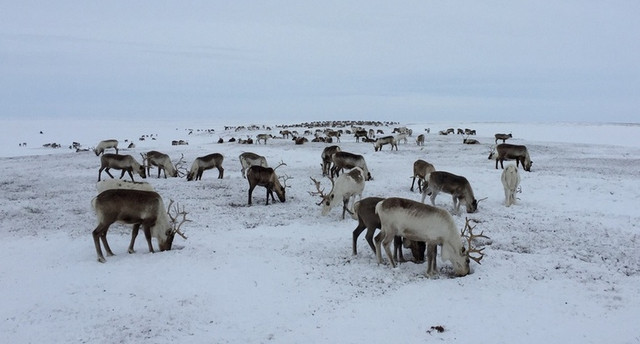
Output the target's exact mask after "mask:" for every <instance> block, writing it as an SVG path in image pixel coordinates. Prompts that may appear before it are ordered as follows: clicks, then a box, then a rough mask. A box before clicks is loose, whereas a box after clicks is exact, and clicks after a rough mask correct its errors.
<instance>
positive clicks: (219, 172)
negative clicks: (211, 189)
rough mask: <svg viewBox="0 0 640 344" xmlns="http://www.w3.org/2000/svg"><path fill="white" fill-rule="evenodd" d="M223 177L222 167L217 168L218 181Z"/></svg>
mask: <svg viewBox="0 0 640 344" xmlns="http://www.w3.org/2000/svg"><path fill="white" fill-rule="evenodd" d="M223 177H224V168H222V166H219V167H218V179H222V178H223Z"/></svg>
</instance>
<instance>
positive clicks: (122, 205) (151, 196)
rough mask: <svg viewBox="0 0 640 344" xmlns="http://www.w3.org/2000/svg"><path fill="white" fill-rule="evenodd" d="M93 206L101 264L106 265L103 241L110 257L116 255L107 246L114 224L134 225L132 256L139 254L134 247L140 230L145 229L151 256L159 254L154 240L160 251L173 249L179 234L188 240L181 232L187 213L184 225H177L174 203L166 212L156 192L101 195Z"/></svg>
mask: <svg viewBox="0 0 640 344" xmlns="http://www.w3.org/2000/svg"><path fill="white" fill-rule="evenodd" d="M91 205H92V206H93V209H94V210H95V212H96V215H97V218H98V226H97V227H96V228H95V229H94V230H93V233H92V234H93V242H94V244H95V247H96V253H97V255H98V261H99V262H100V263H104V262H106V259H105V258H104V255H103V254H102V250H101V248H100V241H102V245H103V246H104V249H105V250H106V251H107V255H108V256H113V255H114V254H113V252H112V251H111V248H110V247H109V243H108V242H107V231H108V230H109V226H111V224H113V223H114V222H121V223H125V224H131V225H133V231H132V233H131V243H130V244H129V253H134V252H135V251H134V249H133V244H134V243H135V240H136V237H137V235H138V231H139V229H140V226H142V228H143V231H144V235H145V238H146V239H147V244H148V245H149V252H155V251H154V250H153V245H152V244H151V237H152V236H153V237H155V238H156V239H157V240H158V247H159V248H160V251H167V250H170V249H171V246H172V244H173V238H174V235H175V234H176V233H178V234H179V235H180V236H182V237H183V238H185V239H186V236H185V235H184V234H183V233H182V232H181V231H180V226H182V224H183V223H184V222H186V221H188V220H187V219H186V215H187V213H186V212H184V210H183V212H182V213H180V214H182V215H183V219H182V222H180V224H177V225H176V223H177V221H176V219H175V218H173V217H171V216H170V215H169V214H168V211H169V209H170V208H171V203H169V208H168V209H167V211H165V208H164V203H163V202H162V197H160V195H159V194H158V193H156V192H153V191H142V190H129V189H111V190H106V191H103V192H101V193H100V194H99V195H98V196H97V197H95V198H94V199H93V200H92V202H91ZM176 209H177V207H176ZM177 215H179V214H176V217H177Z"/></svg>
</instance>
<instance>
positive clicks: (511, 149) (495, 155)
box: [489, 143, 533, 172]
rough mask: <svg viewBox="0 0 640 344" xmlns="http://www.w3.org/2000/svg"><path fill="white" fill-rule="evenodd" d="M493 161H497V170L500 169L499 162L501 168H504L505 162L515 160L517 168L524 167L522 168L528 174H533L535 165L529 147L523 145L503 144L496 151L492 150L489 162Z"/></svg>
mask: <svg viewBox="0 0 640 344" xmlns="http://www.w3.org/2000/svg"><path fill="white" fill-rule="evenodd" d="M496 149H497V152H496ZM491 159H493V160H495V161H496V169H498V162H500V167H501V168H504V165H503V162H504V161H505V160H515V161H516V167H518V166H519V165H522V168H524V170H525V171H527V172H531V165H533V161H531V158H530V157H529V151H528V150H527V147H526V146H522V145H512V144H508V143H501V144H499V145H498V146H496V148H495V149H491V152H490V153H489V160H491Z"/></svg>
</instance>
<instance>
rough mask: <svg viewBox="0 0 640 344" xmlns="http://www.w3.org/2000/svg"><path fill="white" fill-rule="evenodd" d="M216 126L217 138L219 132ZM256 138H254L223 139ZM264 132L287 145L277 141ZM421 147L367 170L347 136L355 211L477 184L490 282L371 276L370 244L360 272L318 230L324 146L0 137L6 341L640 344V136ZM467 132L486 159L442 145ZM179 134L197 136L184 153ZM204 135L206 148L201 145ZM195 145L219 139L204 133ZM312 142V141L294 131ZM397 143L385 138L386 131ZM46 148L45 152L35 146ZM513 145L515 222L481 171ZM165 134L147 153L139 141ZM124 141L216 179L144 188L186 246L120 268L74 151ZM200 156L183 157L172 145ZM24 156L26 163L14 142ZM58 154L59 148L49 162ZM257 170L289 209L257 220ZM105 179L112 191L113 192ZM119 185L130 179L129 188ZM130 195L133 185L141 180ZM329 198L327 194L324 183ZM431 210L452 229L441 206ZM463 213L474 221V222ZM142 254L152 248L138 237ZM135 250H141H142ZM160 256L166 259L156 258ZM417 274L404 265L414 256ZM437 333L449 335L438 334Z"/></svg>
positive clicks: (55, 128)
mask: <svg viewBox="0 0 640 344" xmlns="http://www.w3.org/2000/svg"><path fill="white" fill-rule="evenodd" d="M212 123H213V124H212ZM224 124H228V125H248V124H251V123H224ZM265 124H268V125H271V126H273V131H272V133H274V134H277V133H278V129H277V128H275V126H274V125H275V123H265ZM408 126H409V127H410V128H412V129H413V130H414V136H413V137H414V139H413V140H415V136H416V135H417V134H419V133H424V128H427V127H430V128H431V133H430V134H428V135H427V139H426V143H425V146H424V148H422V147H419V146H417V145H416V144H415V143H414V141H411V139H410V141H409V143H408V144H403V143H401V144H399V150H398V151H397V152H396V151H389V150H388V147H385V149H384V150H383V151H382V152H374V150H373V146H372V145H371V144H366V143H356V142H355V139H353V137H352V136H350V135H345V136H343V138H342V142H341V143H340V144H339V145H340V146H341V148H342V150H345V151H350V152H353V153H357V154H362V155H364V156H365V159H366V160H367V165H368V167H369V169H370V171H371V174H372V175H373V177H374V180H372V181H369V182H367V184H366V187H365V190H364V193H363V197H369V196H382V197H389V196H397V197H405V198H410V199H414V200H419V199H420V195H419V194H418V193H417V192H413V193H412V192H410V191H409V187H410V184H411V179H410V177H411V172H412V165H413V162H414V161H415V160H416V159H424V160H426V161H429V162H431V163H432V164H434V166H435V167H436V169H438V170H445V171H449V172H452V173H456V174H460V175H463V176H465V177H467V179H468V180H469V181H470V183H471V185H472V187H473V189H474V193H475V195H476V197H477V198H484V197H488V199H487V200H486V201H483V202H480V205H479V210H478V212H477V213H475V214H466V213H463V214H461V215H460V216H454V218H455V220H456V224H457V225H458V226H459V228H462V227H463V225H464V221H465V217H466V216H468V217H471V218H474V219H478V220H480V221H481V222H480V223H479V224H478V227H477V231H480V230H483V231H484V234H485V235H488V236H489V237H490V238H491V239H490V240H488V241H485V242H484V244H486V246H484V247H486V248H485V251H484V252H485V253H486V256H485V257H484V259H483V260H482V265H478V264H476V263H474V262H472V273H471V274H470V275H468V276H465V277H458V278H457V277H454V276H453V275H452V269H451V266H450V264H449V263H448V262H442V261H440V260H439V261H438V267H439V269H440V272H439V276H438V277H437V278H432V279H429V278H426V277H425V275H424V274H425V270H426V266H425V264H414V263H412V262H408V263H404V264H400V265H399V267H397V268H395V269H394V268H391V267H390V265H389V264H388V262H387V261H386V257H385V264H383V265H378V264H377V261H376V259H375V255H374V254H373V252H371V250H370V249H369V247H368V245H367V244H366V242H365V239H364V235H361V237H360V238H359V241H358V249H359V250H358V255H357V256H352V255H351V236H352V233H351V232H352V231H353V229H354V228H355V227H356V225H357V222H356V221H355V220H353V219H350V218H348V219H345V220H342V219H341V216H340V215H341V211H340V209H338V208H334V209H333V210H332V212H331V213H330V214H329V215H328V216H325V217H323V216H321V215H320V207H319V206H317V205H316V202H317V199H316V198H314V197H312V196H311V195H310V194H309V191H315V190H314V189H315V188H314V186H313V183H312V182H311V180H310V179H309V177H314V178H322V177H321V167H320V163H321V160H320V154H321V151H322V149H323V148H324V147H325V144H321V143H306V144H304V145H294V144H293V142H292V141H291V140H285V139H273V140H270V141H268V144H267V145H240V144H237V143H226V142H225V143H224V144H218V143H216V141H217V140H218V138H220V137H222V138H224V139H225V141H226V140H227V139H229V138H230V137H232V136H234V137H236V138H246V136H247V135H252V136H254V137H255V135H256V134H258V133H262V132H268V131H266V130H258V131H242V132H239V133H237V132H234V131H232V130H229V131H225V130H224V127H223V124H222V123H216V122H215V121H212V122H211V123H206V122H198V123H195V122H194V123H187V122H180V121H178V120H176V121H173V122H143V121H136V120H132V121H130V122H124V121H123V122H116V121H108V120H104V121H102V120H101V121H89V120H86V121H82V120H81V121H73V120H58V121H53V120H52V121H19V120H15V121H10V120H3V121H2V126H1V129H0V130H1V134H2V135H0V137H2V139H1V141H0V162H1V163H0V190H1V191H0V224H1V225H0V235H1V236H2V240H0V262H1V263H0V265H1V268H0V292H1V293H2V295H3V297H2V298H1V299H0V300H1V301H0V319H1V320H2V321H1V322H0V333H2V341H3V342H5V343H27V342H47V343H69V342H78V343H121V342H124V343H128V342H153V343H173V342H180V343H265V342H274V343H300V342H311V343H379V342H391V341H398V340H400V341H403V342H408V343H424V342H430V341H444V342H458V343H472V342H473V343H541V342H544V343H604V342H610V343H638V342H640V330H638V325H637V323H638V319H640V287H639V286H640V253H639V251H638V249H639V248H640V243H639V241H640V226H639V225H638V224H639V223H640V211H638V205H640V182H639V180H640V126H639V125H634V124H626V125H622V124H607V123H597V124H594V123H409V124H408ZM448 127H454V128H458V127H461V128H466V127H468V128H472V129H476V130H477V131H478V136H477V137H475V138H476V139H478V140H479V141H480V142H481V145H463V144H462V137H461V136H460V135H449V136H440V135H437V131H438V130H442V129H446V128H448ZM188 129H193V130H194V131H193V133H192V134H189V130H188ZM199 129H200V130H199ZM203 129H215V133H207V132H205V131H203ZM296 129H297V130H299V131H301V132H302V131H303V130H304V129H305V128H301V129H300V128H296ZM381 129H383V130H384V131H385V133H390V132H391V129H392V127H383V128H381ZM40 131H42V134H40ZM496 132H505V133H509V132H511V133H512V134H513V139H511V140H509V141H508V142H511V143H515V144H524V145H526V146H527V147H528V149H529V151H530V154H531V158H532V160H533V162H534V163H533V167H532V172H525V171H523V170H520V173H521V178H522V182H521V185H522V191H523V192H522V193H520V194H518V197H519V200H518V202H517V203H516V204H515V205H514V206H512V207H510V208H507V207H505V206H504V205H503V202H504V193H503V190H502V185H501V182H500V173H501V170H496V169H495V163H494V161H490V160H488V159H487V157H488V154H489V148H490V146H491V145H493V143H494V140H493V134H494V133H496ZM149 134H154V136H155V137H157V139H156V140H152V139H151V138H146V139H145V140H144V141H139V140H138V138H139V137H140V136H142V135H149ZM110 138H116V139H118V140H120V147H121V148H122V147H125V146H126V144H124V140H125V139H128V140H130V141H133V142H134V143H135V144H136V148H134V149H123V150H122V153H126V154H132V155H133V156H134V157H135V158H136V159H140V155H139V153H141V152H145V151H148V150H151V149H156V150H160V151H162V152H164V153H167V154H169V155H170V156H171V157H172V159H174V160H177V159H178V158H179V157H180V155H181V154H184V158H185V160H186V161H187V165H190V163H191V162H192V161H193V159H194V158H196V157H198V156H202V155H205V154H209V153H213V152H218V153H222V154H223V155H224V156H225V162H224V167H225V176H224V179H222V180H219V179H216V177H217V174H218V172H217V171H216V170H213V171H206V172H205V173H204V175H203V179H202V180H201V181H192V182H187V181H186V180H185V179H184V178H174V179H171V178H170V179H157V178H155V176H156V173H157V172H156V170H155V169H154V170H152V173H151V176H150V177H149V178H147V179H146V181H147V182H149V183H151V184H152V185H153V186H154V187H155V188H156V189H157V190H158V192H159V193H160V194H161V195H162V196H163V198H164V199H165V201H168V200H169V199H173V200H175V201H177V202H179V203H180V205H181V206H184V207H185V208H186V210H187V211H188V212H189V215H188V218H190V219H191V220H192V222H189V223H186V224H185V225H184V226H183V231H184V232H185V234H186V235H187V236H188V239H187V240H183V239H182V238H180V237H176V239H175V241H174V249H173V250H171V251H167V252H159V253H155V254H151V253H149V252H147V249H146V244H145V243H144V239H140V238H139V239H138V241H137V243H136V249H137V252H136V253H135V254H128V253H127V246H128V242H129V238H130V232H131V229H130V226H124V225H113V226H112V227H111V229H110V231H109V240H110V244H111V248H112V249H113V250H114V253H115V254H116V255H115V256H112V257H106V258H107V262H106V263H105V264H100V263H98V262H97V261H96V252H95V249H94V245H93V240H92V237H91V231H92V230H93V229H94V227H95V225H96V219H95V214H94V213H93V210H92V209H91V206H90V202H91V199H92V198H93V197H94V196H95V195H96V181H97V173H98V168H99V159H98V158H97V157H96V156H95V155H94V154H93V152H78V153H76V152H75V151H73V150H71V149H69V148H67V147H68V146H69V145H71V143H72V141H78V142H80V143H81V144H82V145H83V147H86V148H89V147H92V146H95V145H96V144H97V143H98V142H99V141H100V140H103V139H110ZM178 139H183V140H187V141H189V145H186V146H172V145H171V143H170V142H171V140H178ZM23 142H26V143H27V147H20V146H19V143H23ZM50 142H56V143H60V144H61V145H62V146H63V147H62V148H58V149H51V148H43V147H42V144H45V143H50ZM244 151H253V152H256V153H258V154H261V155H264V156H266V158H267V160H268V161H269V163H270V165H276V164H277V163H278V162H280V161H283V162H285V163H286V164H287V165H286V166H282V167H280V168H279V169H278V170H277V171H278V173H279V174H286V175H288V176H290V177H292V179H290V180H288V181H287V184H289V185H290V186H291V187H290V188H289V189H288V190H287V200H286V202H285V203H280V202H278V201H276V202H275V203H274V204H270V205H268V206H266V205H265V204H264V202H265V192H264V188H261V187H258V188H256V190H255V192H254V195H253V205H252V206H247V205H246V204H247V190H248V183H247V181H246V180H245V179H243V178H242V176H241V174H240V163H239V161H238V155H239V154H240V153H241V152H244ZM105 177H106V178H108V176H106V174H103V178H105ZM125 178H126V177H125ZM135 178H136V180H140V178H139V177H138V176H137V175H136V176H135ZM320 180H322V181H323V183H324V184H325V185H327V186H328V185H329V181H328V179H326V178H323V179H320ZM436 203H437V205H438V206H441V207H444V208H446V209H448V210H452V202H451V198H450V197H449V196H448V195H445V194H441V195H440V196H438V198H437V199H436ZM463 209H464V207H463ZM141 236H142V235H141ZM141 236H139V237H141ZM154 245H156V247H157V244H156V243H155V241H154ZM405 256H406V257H407V258H408V257H409V256H410V253H409V252H408V251H405ZM438 326H442V327H443V328H444V332H438V331H437V330H436V329H435V327H438Z"/></svg>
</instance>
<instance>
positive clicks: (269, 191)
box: [266, 187, 276, 205]
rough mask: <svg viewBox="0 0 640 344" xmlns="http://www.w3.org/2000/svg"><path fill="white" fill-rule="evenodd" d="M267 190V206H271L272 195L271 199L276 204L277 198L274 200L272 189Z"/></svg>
mask: <svg viewBox="0 0 640 344" xmlns="http://www.w3.org/2000/svg"><path fill="white" fill-rule="evenodd" d="M266 189H267V205H269V194H271V199H273V203H275V202H276V200H275V198H273V193H271V189H269V188H268V187H267V188H266Z"/></svg>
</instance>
